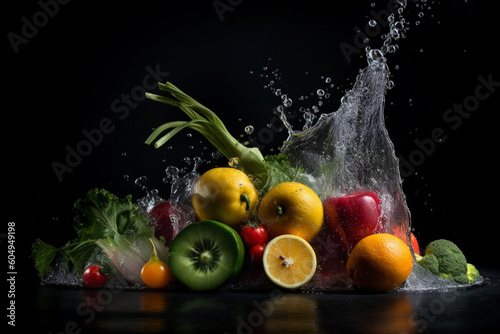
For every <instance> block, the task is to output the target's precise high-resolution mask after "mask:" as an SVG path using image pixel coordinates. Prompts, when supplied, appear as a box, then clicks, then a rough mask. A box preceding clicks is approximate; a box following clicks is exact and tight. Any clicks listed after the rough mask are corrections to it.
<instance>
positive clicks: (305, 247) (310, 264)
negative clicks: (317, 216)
mask: <svg viewBox="0 0 500 334" xmlns="http://www.w3.org/2000/svg"><path fill="white" fill-rule="evenodd" d="M262 262H263V264H264V271H265V272H266V275H267V277H268V278H269V279H270V280H271V281H272V282H273V283H275V284H277V285H279V286H281V287H283V288H287V289H296V288H298V287H301V286H302V285H304V284H306V283H308V282H309V281H310V280H311V278H312V277H313V276H314V273H315V272H316V264H317V261H316V253H314V250H313V248H312V247H311V245H310V244H309V243H308V242H307V241H305V240H304V239H302V238H301V237H298V236H296V235H293V234H283V235H280V236H279V237H276V238H274V239H272V240H271V241H270V242H269V243H268V244H267V246H266V248H265V249H264V254H263V255H262Z"/></svg>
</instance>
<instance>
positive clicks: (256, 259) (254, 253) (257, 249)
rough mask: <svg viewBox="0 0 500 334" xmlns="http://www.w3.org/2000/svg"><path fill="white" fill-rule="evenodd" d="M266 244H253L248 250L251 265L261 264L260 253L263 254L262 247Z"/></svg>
mask: <svg viewBox="0 0 500 334" xmlns="http://www.w3.org/2000/svg"><path fill="white" fill-rule="evenodd" d="M265 248H266V246H264V245H255V246H253V247H252V248H250V250H249V251H248V254H249V255H250V263H251V264H252V265H253V266H256V265H259V264H260V265H262V255H264V249H265Z"/></svg>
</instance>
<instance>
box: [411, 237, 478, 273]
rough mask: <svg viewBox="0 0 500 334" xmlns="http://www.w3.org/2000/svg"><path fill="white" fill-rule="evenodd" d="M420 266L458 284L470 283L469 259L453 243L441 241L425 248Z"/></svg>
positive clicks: (436, 241)
mask: <svg viewBox="0 0 500 334" xmlns="http://www.w3.org/2000/svg"><path fill="white" fill-rule="evenodd" d="M419 264H420V265H421V266H422V267H424V268H426V269H427V270H429V271H430V272H431V273H433V274H435V275H437V276H439V277H442V278H446V279H449V280H452V281H455V282H458V283H469V278H468V276H467V259H466V258H465V255H464V254H463V253H462V251H461V250H460V248H458V246H457V245H455V244H454V243H453V242H451V241H449V240H445V239H439V240H435V241H433V242H431V243H430V244H429V245H427V247H426V248H425V255H424V256H423V258H422V259H421V260H420V261H419Z"/></svg>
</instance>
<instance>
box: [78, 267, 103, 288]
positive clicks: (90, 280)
mask: <svg viewBox="0 0 500 334" xmlns="http://www.w3.org/2000/svg"><path fill="white" fill-rule="evenodd" d="M82 278H83V283H84V284H85V286H103V285H104V284H106V281H107V280H108V277H107V276H106V275H105V274H103V273H102V272H101V268H99V266H94V265H93V266H90V267H88V268H87V269H85V271H84V272H83V275H82Z"/></svg>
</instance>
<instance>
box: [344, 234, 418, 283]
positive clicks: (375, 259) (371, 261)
mask: <svg viewBox="0 0 500 334" xmlns="http://www.w3.org/2000/svg"><path fill="white" fill-rule="evenodd" d="M412 265H413V257H412V255H411V251H410V248H408V246H407V245H406V244H405V243H404V241H403V240H401V239H400V238H398V237H396V236H395V235H392V234H388V233H380V234H372V235H369V236H367V237H365V238H363V239H361V241H360V242H358V243H357V244H356V246H355V247H354V249H353V250H352V252H351V254H350V255H349V258H348V259H347V274H348V275H349V277H350V278H351V281H352V283H353V284H354V285H355V286H357V287H359V288H362V289H367V290H376V291H390V290H393V289H395V288H397V287H398V286H399V285H401V284H402V283H403V282H404V281H406V279H407V278H408V276H409V275H410V273H411V269H412Z"/></svg>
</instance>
